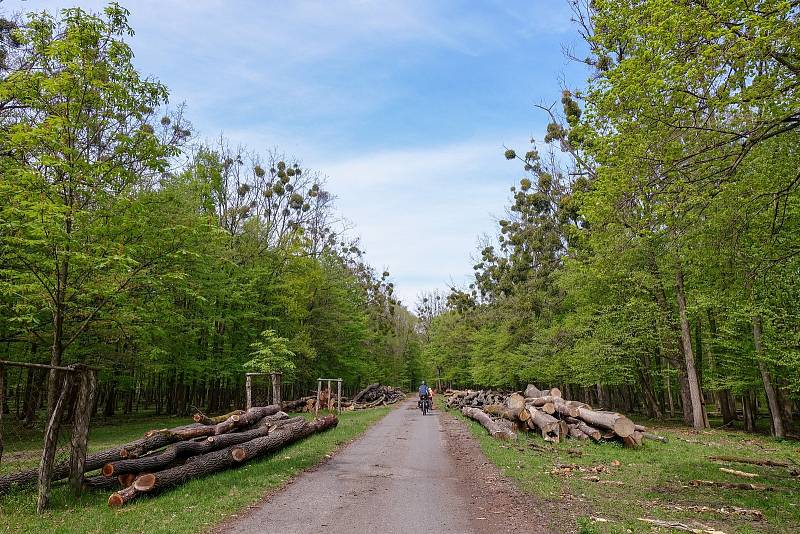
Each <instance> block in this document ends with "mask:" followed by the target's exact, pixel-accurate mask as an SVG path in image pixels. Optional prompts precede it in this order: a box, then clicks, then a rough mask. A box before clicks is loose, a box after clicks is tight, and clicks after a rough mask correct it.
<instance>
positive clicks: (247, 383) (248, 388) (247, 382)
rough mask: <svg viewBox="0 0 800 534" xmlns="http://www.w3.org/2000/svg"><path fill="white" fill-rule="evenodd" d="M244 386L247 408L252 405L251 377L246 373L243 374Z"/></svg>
mask: <svg viewBox="0 0 800 534" xmlns="http://www.w3.org/2000/svg"><path fill="white" fill-rule="evenodd" d="M244 380H245V388H246V391H247V408H245V409H246V410H249V409H250V408H252V407H253V377H252V376H251V375H250V374H249V373H248V374H247V375H246V376H245V379H244Z"/></svg>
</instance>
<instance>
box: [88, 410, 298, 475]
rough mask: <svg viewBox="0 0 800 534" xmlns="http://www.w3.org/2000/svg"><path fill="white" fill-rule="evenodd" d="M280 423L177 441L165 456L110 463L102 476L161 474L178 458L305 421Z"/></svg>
mask: <svg viewBox="0 0 800 534" xmlns="http://www.w3.org/2000/svg"><path fill="white" fill-rule="evenodd" d="M285 421H286V422H284V421H281V423H282V424H281V425H279V426H277V427H274V426H260V427H258V428H255V429H253V430H247V431H245V432H234V433H230V434H222V435H219V436H209V437H207V438H205V439H203V440H201V441H180V442H178V443H175V444H174V445H171V446H169V447H167V448H166V449H165V450H164V452H161V453H159V454H153V455H148V456H143V457H142V458H135V459H131V460H120V461H118V462H110V463H107V464H106V465H104V466H103V470H102V473H103V475H104V476H107V477H110V476H119V475H124V474H126V473H146V472H150V471H160V470H162V469H165V468H166V467H167V466H169V465H170V464H172V463H173V462H175V461H176V460H179V459H181V458H188V457H189V456H196V455H198V454H206V453H208V452H212V451H216V450H219V449H224V448H225V447H230V446H232V445H238V444H239V443H242V442H245V441H250V440H252V439H256V438H260V437H262V436H266V435H268V434H269V433H270V432H274V431H276V429H282V428H283V427H284V426H286V425H290V426H291V425H292V424H294V425H295V426H297V424H301V423H303V422H305V419H304V418H303V417H301V416H298V417H295V418H293V419H287V420H285Z"/></svg>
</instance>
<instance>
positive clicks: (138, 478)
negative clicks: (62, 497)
mask: <svg viewBox="0 0 800 534" xmlns="http://www.w3.org/2000/svg"><path fill="white" fill-rule="evenodd" d="M281 408H282V405H277V404H273V405H270V406H258V407H254V408H251V409H249V410H246V411H244V410H236V411H234V412H231V413H228V414H225V415H221V416H217V417H208V416H206V415H205V414H202V413H197V414H195V416H194V420H195V422H194V423H192V424H190V425H185V426H178V427H175V428H169V429H166V428H165V429H161V430H151V431H149V432H147V433H146V434H145V435H144V437H142V438H141V439H138V440H135V441H132V442H130V443H126V444H124V445H119V446H116V447H113V448H111V449H107V450H105V451H101V452H97V453H94V454H90V455H88V456H87V457H86V465H85V468H84V472H85V473H91V472H92V471H95V470H97V469H100V474H99V475H95V476H89V477H88V478H84V486H85V487H87V488H89V489H97V490H111V491H113V490H116V491H114V493H112V494H111V496H110V497H109V498H108V504H109V506H122V505H124V504H126V503H128V502H131V501H132V500H134V499H136V498H137V497H139V496H141V495H145V494H147V495H152V494H155V493H158V492H160V491H161V490H164V489H167V488H171V487H174V486H177V485H180V484H183V483H184V482H186V481H188V480H191V479H193V478H198V477H202V476H205V475H208V474H211V473H216V472H218V471H223V470H225V469H232V468H235V467H238V466H239V465H242V464H244V463H245V462H248V461H250V460H253V459H255V458H258V457H261V456H264V455H266V454H268V453H271V452H273V451H276V450H279V449H281V448H283V447H285V446H287V445H289V444H290V443H293V442H295V441H298V440H301V439H303V438H306V437H308V436H310V435H311V434H314V433H316V432H321V431H323V430H326V429H328V428H332V427H335V426H336V425H337V424H338V419H337V418H336V416H335V415H328V416H325V417H322V418H319V419H315V420H313V421H308V420H306V419H305V418H304V417H302V416H298V417H289V415H287V414H286V413H284V412H283V411H281ZM68 474H69V466H68V465H66V464H64V465H58V466H56V467H55V468H54V471H53V475H54V476H53V480H60V479H63V478H65V477H67V476H68ZM36 480H37V470H36V469H32V470H28V471H20V472H17V473H12V474H9V475H6V476H2V477H0V495H2V494H3V493H5V492H7V491H8V490H9V489H11V488H12V487H14V486H25V485H31V484H34V483H36Z"/></svg>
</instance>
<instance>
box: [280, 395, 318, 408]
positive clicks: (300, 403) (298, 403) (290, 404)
mask: <svg viewBox="0 0 800 534" xmlns="http://www.w3.org/2000/svg"><path fill="white" fill-rule="evenodd" d="M309 400H310V401H312V402H313V401H314V397H303V398H300V399H297V400H292V401H284V402H282V403H281V410H283V411H286V412H294V411H301V410H302V409H303V408H304V407H305V406H306V404H307V403H308V401H309Z"/></svg>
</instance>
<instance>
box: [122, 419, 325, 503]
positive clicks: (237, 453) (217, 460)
mask: <svg viewBox="0 0 800 534" xmlns="http://www.w3.org/2000/svg"><path fill="white" fill-rule="evenodd" d="M337 423H338V419H337V418H336V416H335V415H328V416H325V417H321V418H319V419H315V420H314V421H311V422H304V424H303V425H302V426H298V427H292V426H285V427H283V428H281V429H279V430H277V431H276V432H273V433H271V434H268V435H266V436H264V437H260V438H256V439H253V440H250V441H247V442H244V443H240V444H238V445H233V446H231V447H227V448H225V449H221V450H218V451H214V452H210V453H207V454H202V455H199V456H193V457H191V458H189V460H188V461H187V462H186V463H185V464H183V465H181V466H178V467H173V468H171V469H166V470H164V471H158V472H156V473H146V474H143V475H140V476H139V477H138V478H137V479H136V481H135V482H134V483H133V485H132V486H131V488H133V489H132V490H131V493H132V495H128V494H127V493H123V492H125V491H126V490H123V491H122V492H117V493H116V494H114V495H112V496H111V497H109V500H108V504H109V506H122V505H123V504H125V503H127V502H130V501H131V500H133V499H135V498H136V497H137V496H139V495H141V494H143V493H157V492H159V491H162V490H165V489H167V488H171V487H173V486H177V485H179V484H182V483H184V482H186V481H187V480H190V479H192V478H198V477H201V476H205V475H208V474H211V473H216V472H218V471H222V470H224V469H228V468H230V467H234V466H237V465H239V464H240V463H241V462H244V461H249V460H252V459H253V458H257V457H258V456H262V455H264V454H267V453H268V452H272V451H274V450H277V449H280V448H282V447H285V446H286V445H288V444H290V443H292V442H294V441H297V440H299V439H303V438H305V437H307V436H310V435H311V434H313V433H315V432H320V431H322V430H325V429H328V428H331V427H334V426H336V425H337ZM215 439H216V438H215ZM115 495H116V497H115Z"/></svg>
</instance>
